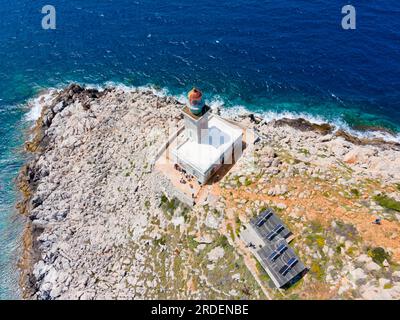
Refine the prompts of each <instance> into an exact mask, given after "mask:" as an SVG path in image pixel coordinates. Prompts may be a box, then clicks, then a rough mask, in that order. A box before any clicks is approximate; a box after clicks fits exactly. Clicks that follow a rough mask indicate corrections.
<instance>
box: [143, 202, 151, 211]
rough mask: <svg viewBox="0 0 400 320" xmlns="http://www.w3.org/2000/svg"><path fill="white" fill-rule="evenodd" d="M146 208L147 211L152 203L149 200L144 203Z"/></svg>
mask: <svg viewBox="0 0 400 320" xmlns="http://www.w3.org/2000/svg"><path fill="white" fill-rule="evenodd" d="M144 207H145V208H146V209H149V208H150V201H149V200H146V201H145V202H144Z"/></svg>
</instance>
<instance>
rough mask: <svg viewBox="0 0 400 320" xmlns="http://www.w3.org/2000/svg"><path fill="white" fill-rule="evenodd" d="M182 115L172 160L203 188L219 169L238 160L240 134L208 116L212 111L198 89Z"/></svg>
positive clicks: (232, 127) (230, 123) (223, 122)
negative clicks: (182, 121)
mask: <svg viewBox="0 0 400 320" xmlns="http://www.w3.org/2000/svg"><path fill="white" fill-rule="evenodd" d="M182 115H183V118H184V128H183V130H182V131H181V132H182V136H179V133H177V140H176V141H177V144H176V146H175V147H173V148H172V149H171V150H172V151H171V154H172V156H171V159H172V161H173V162H174V163H175V164H177V165H179V167H181V168H183V169H184V170H185V172H186V173H188V174H190V175H192V176H194V177H196V179H197V181H198V182H199V184H205V183H206V182H207V180H208V179H209V178H210V177H211V176H212V175H213V174H214V173H215V172H217V171H218V170H219V168H221V166H222V165H224V164H232V163H233V161H234V160H235V159H239V157H240V155H241V152H242V136H243V132H242V129H241V128H240V127H238V126H236V125H235V124H233V123H232V122H229V121H226V120H224V119H222V118H221V117H219V116H218V115H216V114H213V113H211V108H210V107H208V106H207V105H206V104H205V103H204V98H203V93H202V92H201V91H200V90H199V89H197V88H193V89H192V90H191V91H190V92H189V93H188V102H187V104H186V105H185V106H184V107H183V108H182ZM178 138H180V139H179V142H178Z"/></svg>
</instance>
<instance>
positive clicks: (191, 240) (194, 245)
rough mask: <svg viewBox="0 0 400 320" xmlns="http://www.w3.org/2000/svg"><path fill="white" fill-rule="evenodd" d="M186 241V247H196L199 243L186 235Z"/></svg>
mask: <svg viewBox="0 0 400 320" xmlns="http://www.w3.org/2000/svg"><path fill="white" fill-rule="evenodd" d="M187 243H188V247H189V248H190V249H192V250H193V249H196V248H197V246H198V245H199V243H198V242H197V241H196V240H194V237H193V236H188V238H187Z"/></svg>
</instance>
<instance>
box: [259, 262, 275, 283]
mask: <svg viewBox="0 0 400 320" xmlns="http://www.w3.org/2000/svg"><path fill="white" fill-rule="evenodd" d="M256 268H257V271H258V274H259V277H260V279H261V281H263V282H266V283H268V282H269V281H270V280H271V278H270V277H269V275H268V273H267V271H265V269H264V268H263V266H262V265H261V263H260V262H258V260H257V261H256Z"/></svg>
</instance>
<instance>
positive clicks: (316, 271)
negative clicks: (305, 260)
mask: <svg viewBox="0 0 400 320" xmlns="http://www.w3.org/2000/svg"><path fill="white" fill-rule="evenodd" d="M310 272H311V274H313V275H314V276H315V277H316V278H317V279H318V280H322V278H323V277H324V270H322V268H321V266H320V265H319V264H318V263H317V262H313V263H312V265H311V268H310Z"/></svg>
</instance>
